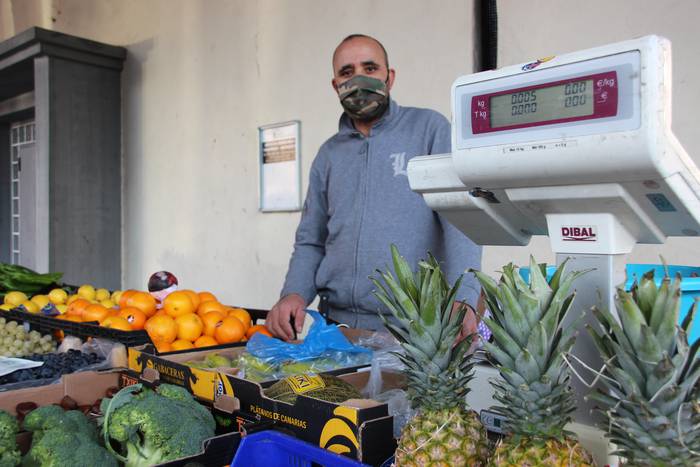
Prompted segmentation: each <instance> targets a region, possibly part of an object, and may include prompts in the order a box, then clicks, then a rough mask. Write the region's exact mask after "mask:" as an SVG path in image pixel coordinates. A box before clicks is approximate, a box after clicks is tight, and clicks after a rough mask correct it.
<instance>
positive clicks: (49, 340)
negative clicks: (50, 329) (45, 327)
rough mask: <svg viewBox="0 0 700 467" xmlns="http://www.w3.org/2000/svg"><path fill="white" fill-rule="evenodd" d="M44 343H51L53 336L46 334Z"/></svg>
mask: <svg viewBox="0 0 700 467" xmlns="http://www.w3.org/2000/svg"><path fill="white" fill-rule="evenodd" d="M41 341H42V342H51V336H50V335H49V334H46V335H45V336H44V337H42V338H41Z"/></svg>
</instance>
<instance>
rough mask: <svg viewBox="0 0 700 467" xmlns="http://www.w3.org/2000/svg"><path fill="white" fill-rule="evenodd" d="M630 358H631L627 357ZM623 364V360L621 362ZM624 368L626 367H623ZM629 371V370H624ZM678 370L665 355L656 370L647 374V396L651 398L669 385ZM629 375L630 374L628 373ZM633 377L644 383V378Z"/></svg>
mask: <svg viewBox="0 0 700 467" xmlns="http://www.w3.org/2000/svg"><path fill="white" fill-rule="evenodd" d="M627 358H629V357H627ZM620 363H622V360H620ZM623 368H624V367H623ZM624 369H625V371H627V368H624ZM675 370H676V368H675V367H674V366H673V362H672V361H671V359H670V358H669V357H668V355H666V354H664V355H663V357H662V359H661V360H660V361H659V363H657V364H656V366H655V367H654V369H653V370H652V371H651V372H649V373H648V374H647V377H646V385H645V388H644V390H645V396H646V397H648V398H651V397H653V396H654V394H656V393H657V391H659V389H661V388H662V387H663V386H664V385H665V384H667V383H668V382H669V381H671V379H672V378H673V376H674V373H675ZM628 373H629V372H628ZM632 377H633V378H634V379H636V380H638V381H644V378H641V377H637V375H632Z"/></svg>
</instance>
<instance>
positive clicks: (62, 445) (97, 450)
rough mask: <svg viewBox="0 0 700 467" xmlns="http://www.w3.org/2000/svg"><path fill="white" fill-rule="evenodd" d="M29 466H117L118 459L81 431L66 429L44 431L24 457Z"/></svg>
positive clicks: (25, 464)
mask: <svg viewBox="0 0 700 467" xmlns="http://www.w3.org/2000/svg"><path fill="white" fill-rule="evenodd" d="M23 465H24V466H27V467H35V466H36V467H60V466H66V465H70V466H71V467H93V466H97V465H99V466H105V467H117V465H118V464H117V461H116V459H115V458H114V457H113V456H112V455H111V454H110V453H109V452H108V451H107V450H106V449H105V448H103V447H102V446H100V445H99V444H97V442H96V441H95V440H94V439H93V438H91V437H90V436H89V435H87V434H85V433H84V432H81V431H67V430H65V429H64V428H53V429H48V430H44V432H43V436H42V437H41V439H39V440H38V441H37V440H35V441H33V442H32V447H31V449H30V450H29V452H28V453H27V455H26V456H25V458H24V461H23Z"/></svg>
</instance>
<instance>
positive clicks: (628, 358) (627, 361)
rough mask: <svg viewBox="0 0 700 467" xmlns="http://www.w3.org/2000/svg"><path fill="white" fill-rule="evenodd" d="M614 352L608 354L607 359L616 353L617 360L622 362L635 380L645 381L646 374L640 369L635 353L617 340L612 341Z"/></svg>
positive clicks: (625, 369)
mask: <svg viewBox="0 0 700 467" xmlns="http://www.w3.org/2000/svg"><path fill="white" fill-rule="evenodd" d="M611 346H612V352H610V353H609V354H608V355H606V356H605V357H606V360H607V359H608V358H610V357H611V356H612V355H615V361H616V362H617V363H619V364H620V366H621V367H622V369H623V370H624V371H625V372H626V373H627V374H629V375H630V377H632V379H634V380H635V381H640V382H641V381H644V377H645V376H644V374H643V373H642V370H640V368H639V366H638V364H637V361H636V359H635V358H634V354H630V353H628V352H625V350H624V349H622V348H621V347H620V345H619V344H618V343H617V342H611Z"/></svg>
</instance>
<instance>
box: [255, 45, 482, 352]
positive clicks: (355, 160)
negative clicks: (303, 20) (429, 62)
mask: <svg viewBox="0 0 700 467" xmlns="http://www.w3.org/2000/svg"><path fill="white" fill-rule="evenodd" d="M333 75H334V76H333V80H332V81H331V84H332V85H333V89H335V91H336V93H337V94H338V97H339V98H340V103H341V105H342V106H343V109H344V113H343V115H342V116H341V118H340V124H339V131H338V133H336V134H335V135H334V136H332V137H331V138H330V139H329V140H327V141H326V142H325V143H324V144H323V145H322V146H321V148H320V150H319V152H318V155H317V156H316V159H314V162H313V164H312V166H311V174H310V179H309V189H308V193H307V196H306V201H305V203H304V210H303V213H302V217H301V221H300V223H299V227H298V228H297V232H296V241H295V244H294V253H293V254H292V258H291V260H290V263H289V270H288V272H287V276H286V279H285V283H284V287H283V289H282V293H281V298H280V300H279V301H278V302H277V304H276V305H275V306H274V307H272V309H271V310H270V313H269V314H268V317H267V320H266V324H267V327H268V329H269V330H270V331H271V332H272V333H273V334H274V335H275V336H277V337H280V338H282V339H285V340H289V339H291V338H292V337H293V330H292V326H291V324H290V318H291V319H292V320H293V322H294V326H295V327H296V331H297V332H298V331H300V330H301V328H302V325H303V321H304V316H305V312H304V309H305V307H306V306H307V305H308V304H309V303H311V302H312V301H313V300H314V298H315V297H316V295H317V294H319V295H325V296H326V297H327V298H328V305H329V317H330V318H331V319H334V320H336V321H338V322H341V323H345V324H348V325H349V326H351V327H359V328H364V329H379V328H381V327H382V321H381V319H380V318H379V316H378V314H377V313H378V312H379V311H380V310H382V306H381V305H380V303H379V302H378V300H376V298H375V297H374V296H373V295H372V288H373V285H372V283H371V282H370V280H369V278H368V277H369V276H370V275H374V273H375V270H376V269H385V267H386V266H387V265H390V264H391V253H390V248H389V246H390V244H392V243H394V244H396V245H397V247H398V248H399V251H400V252H401V254H402V255H403V256H404V257H405V258H406V259H407V260H408V261H409V263H410V264H416V261H417V260H418V259H422V258H425V257H426V256H427V252H428V251H430V252H431V253H433V254H434V255H435V257H436V258H437V259H438V261H440V262H441V263H442V264H443V266H444V270H445V272H446V274H447V276H448V279H449V280H450V281H454V280H456V278H457V277H458V276H459V274H461V273H463V272H464V271H465V269H468V268H479V267H480V266H481V248H480V247H478V246H476V245H475V244H474V243H472V242H471V241H470V240H469V239H468V238H467V237H465V236H464V235H463V234H462V233H461V232H459V231H458V230H457V229H456V228H455V227H453V226H452V225H451V224H449V223H448V222H447V221H445V220H444V219H442V218H441V217H440V216H439V215H438V214H436V213H435V212H433V211H432V210H431V209H430V208H429V207H428V206H427V205H426V204H425V202H424V201H423V198H422V197H421V196H420V195H418V194H416V193H414V192H412V191H411V189H410V186H409V184H408V178H407V174H406V165H407V163H408V160H409V159H411V158H412V157H414V156H418V155H425V154H440V153H445V152H449V151H450V150H451V140H450V124H449V122H448V121H447V120H446V119H445V117H443V116H442V115H440V114H438V113H437V112H434V111H432V110H427V109H417V108H412V107H401V106H399V105H398V104H397V103H396V102H394V101H393V100H391V99H390V91H391V88H392V87H393V85H394V79H395V77H396V72H395V70H393V69H392V68H389V60H388V56H387V53H386V50H385V49H384V47H383V46H382V44H381V43H379V41H377V40H376V39H374V38H372V37H369V36H365V35H358V34H355V35H351V36H348V37H347V38H345V39H343V41H342V42H341V43H340V45H338V47H337V48H336V50H335V53H334V54H333ZM478 293H479V287H478V285H477V283H476V281H475V280H474V279H473V278H472V277H470V276H465V278H464V282H463V286H462V288H461V290H460V295H458V298H459V299H461V300H462V301H464V302H466V303H469V304H475V303H476V301H477V297H478ZM468 315H469V319H470V321H469V322H468V323H466V326H465V327H466V328H468V329H469V330H473V329H474V328H475V323H474V317H473V315H472V314H471V313H468Z"/></svg>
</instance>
